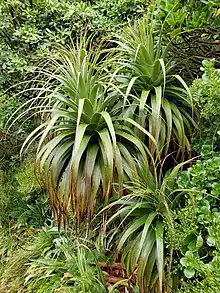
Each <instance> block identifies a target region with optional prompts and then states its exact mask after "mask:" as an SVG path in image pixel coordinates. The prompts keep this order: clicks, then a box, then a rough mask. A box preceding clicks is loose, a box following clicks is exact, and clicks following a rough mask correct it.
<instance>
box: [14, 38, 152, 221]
mask: <svg viewBox="0 0 220 293" xmlns="http://www.w3.org/2000/svg"><path fill="white" fill-rule="evenodd" d="M102 53H103V52H102V51H101V50H100V48H97V49H95V48H92V49H89V41H88V40H87V41H85V38H82V39H81V41H80V42H78V43H77V44H76V45H72V47H70V48H63V47H59V50H58V51H57V54H56V55H55V56H54V55H53V56H52V58H51V59H53V60H52V65H51V66H50V67H49V68H50V69H49V70H48V71H44V70H42V73H41V74H42V75H43V76H44V78H46V81H45V82H44V85H43V86H42V87H41V88H40V89H38V90H39V94H38V96H37V97H36V98H34V99H32V100H31V101H30V107H29V108H28V109H27V110H25V111H24V112H23V113H22V114H21V115H20V116H19V118H21V117H22V116H24V115H25V114H27V113H29V111H33V110H35V111H37V112H36V113H38V114H40V115H41V123H40V125H39V126H38V127H37V128H36V129H35V130H34V131H33V132H32V133H31V134H30V135H29V136H28V137H27V139H26V141H25V142H24V144H23V147H22V150H21V152H23V151H24V150H25V149H27V148H28V147H29V145H30V144H31V143H32V142H35V141H36V140H37V139H38V138H39V143H38V147H37V151H36V167H37V170H38V174H39V175H40V178H41V180H42V182H43V185H44V187H45V188H46V189H47V190H48V192H49V196H50V203H51V207H52V210H53V213H54V216H55V218H56V219H57V221H58V223H59V224H61V222H63V223H64V225H65V224H66V222H67V217H68V211H69V206H70V205H71V206H72V208H73V212H74V217H75V220H76V222H77V223H79V221H80V219H82V218H83V217H84V216H86V217H87V218H88V222H89V223H90V221H91V219H92V216H93V213H94V207H95V203H96V199H97V196H98V195H99V194H100V195H101V196H102V198H103V201H104V204H107V203H108V200H109V196H110V195H111V194H112V193H114V192H115V191H116V192H117V194H118V195H119V196H120V195H121V194H122V186H123V182H124V180H129V179H130V178H131V170H135V168H136V167H135V159H134V157H135V158H139V159H141V160H143V161H144V163H145V164H146V166H147V165H148V156H147V151H148V150H147V147H146V146H145V145H144V144H143V142H142V141H141V140H140V139H139V137H138V136H137V135H136V134H135V133H134V131H133V130H132V129H131V127H128V126H127V125H125V123H124V122H125V121H126V123H127V124H130V125H135V127H138V128H139V129H140V130H141V131H144V133H145V134H147V131H146V130H144V129H142V128H141V126H140V125H138V124H137V123H136V122H135V121H134V120H132V119H130V118H122V116H123V115H122V112H123V110H124V107H121V106H120V96H119V95H114V94H112V93H111V92H109V90H108V84H110V83H109V82H108V80H107V76H108V72H107V70H104V68H106V67H107V65H108V62H109V61H106V60H110V61H111V57H108V58H109V59H108V58H107V57H106V56H105V59H104V57H103V54H102ZM105 72H107V73H105ZM26 105H27V103H26ZM26 105H24V106H26ZM36 113H35V114H36ZM149 135H150V134H149ZM152 139H153V137H152ZM153 140H154V139H153ZM114 183H117V186H119V187H118V190H115V189H114V190H113V184H114Z"/></svg>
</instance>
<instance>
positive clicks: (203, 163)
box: [168, 145, 220, 292]
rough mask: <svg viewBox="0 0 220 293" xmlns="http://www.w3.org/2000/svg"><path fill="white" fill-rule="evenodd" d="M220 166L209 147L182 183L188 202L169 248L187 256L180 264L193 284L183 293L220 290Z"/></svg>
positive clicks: (177, 212)
mask: <svg viewBox="0 0 220 293" xmlns="http://www.w3.org/2000/svg"><path fill="white" fill-rule="evenodd" d="M219 166H220V157H219V154H218V153H214V152H213V151H212V147H211V146H207V145H205V146H204V147H203V152H202V158H201V160H198V161H197V162H196V163H195V164H194V165H192V166H191V167H190V168H188V169H187V170H186V171H184V172H182V173H181V176H180V177H179V179H178V186H179V187H180V189H181V190H183V194H185V200H184V201H183V200H181V199H180V200H179V208H178V209H176V210H175V211H174V212H173V219H174V222H173V227H172V232H173V233H174V234H173V235H172V236H173V238H172V237H170V239H169V244H171V245H173V247H174V249H175V250H176V251H179V252H180V253H181V254H182V256H183V257H182V258H181V259H180V263H181V265H182V270H183V273H184V275H185V276H186V277H187V278H193V283H191V282H186V283H183V286H182V287H181V290H180V292H188V290H190V288H192V286H195V292H207V291H205V290H208V289H210V292H217V291H215V290H219V284H218V283H219V269H218V268H217V266H218V265H219V249H220V234H219V231H220V230H219V229H220V210H219V195H220V189H219V187H220V185H219V181H220V172H219V171H220V169H219ZM184 190H188V191H187V192H185V193H184ZM173 228H174V229H173ZM168 234H169V233H168ZM199 281H200V283H199ZM184 290H185V291H184ZM193 292H194V291H193Z"/></svg>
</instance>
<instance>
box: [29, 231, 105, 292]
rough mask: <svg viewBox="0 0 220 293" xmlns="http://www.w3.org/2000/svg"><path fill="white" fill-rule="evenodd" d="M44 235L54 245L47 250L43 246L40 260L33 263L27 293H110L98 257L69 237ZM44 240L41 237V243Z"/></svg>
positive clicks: (50, 245) (49, 243)
mask: <svg viewBox="0 0 220 293" xmlns="http://www.w3.org/2000/svg"><path fill="white" fill-rule="evenodd" d="M40 233H41V234H42V236H43V234H45V236H46V237H48V236H49V237H50V241H49V242H48V244H47V246H46V245H45V243H42V244H43V247H44V249H42V248H43V247H41V250H40V255H39V257H37V258H35V259H32V260H29V264H28V268H27V270H26V273H25V275H26V277H25V286H26V288H27V292H33V291H34V292H38V293H40V292H76V293H77V292H82V293H87V292H88V293H93V292H94V293H95V292H100V293H101V292H106V288H105V285H104V279H103V276H102V272H101V270H100V269H99V265H98V263H97V259H96V256H95V253H93V252H92V251H91V250H90V249H89V248H88V247H87V246H86V245H84V244H79V243H78V242H77V240H74V238H72V237H69V236H68V235H65V233H61V234H60V233H58V232H57V231H56V230H54V229H49V230H46V231H43V232H40ZM47 235H48V236H47ZM42 236H41V235H39V236H37V237H38V238H39V240H40V239H41V238H42ZM44 238H45V237H44ZM36 240H37V241H39V240H38V239H36ZM40 242H42V241H40ZM35 245H36V244H35ZM30 248H31V247H30Z"/></svg>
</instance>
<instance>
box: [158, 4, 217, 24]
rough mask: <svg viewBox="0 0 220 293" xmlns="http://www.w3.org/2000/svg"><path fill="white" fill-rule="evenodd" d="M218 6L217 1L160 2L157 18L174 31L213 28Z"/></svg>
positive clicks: (215, 22)
mask: <svg viewBox="0 0 220 293" xmlns="http://www.w3.org/2000/svg"><path fill="white" fill-rule="evenodd" d="M218 4H219V3H218V0H216V1H203V0H198V1H195V0H190V1H179V0H169V1H164V0H162V1H160V6H159V10H158V12H159V13H158V17H159V18H161V19H165V22H166V23H167V24H168V25H169V26H170V27H172V28H176V29H177V28H180V27H182V28H184V29H197V28H210V27H213V28H215V27H217V25H218V13H219V12H218Z"/></svg>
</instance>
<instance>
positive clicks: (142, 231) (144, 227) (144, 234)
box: [107, 164, 183, 293]
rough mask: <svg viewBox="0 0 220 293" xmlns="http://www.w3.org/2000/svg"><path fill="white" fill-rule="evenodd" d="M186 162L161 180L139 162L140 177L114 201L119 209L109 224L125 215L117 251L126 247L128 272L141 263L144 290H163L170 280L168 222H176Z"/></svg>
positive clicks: (124, 257) (139, 276) (139, 275)
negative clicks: (174, 212)
mask: <svg viewBox="0 0 220 293" xmlns="http://www.w3.org/2000/svg"><path fill="white" fill-rule="evenodd" d="M182 165H183V164H179V165H177V166H176V167H175V168H174V169H173V170H172V171H171V172H168V173H167V174H166V175H165V176H164V178H163V179H159V181H158V179H157V175H155V177H154V176H152V175H151V174H150V172H149V170H148V169H147V168H146V167H145V166H143V165H142V164H139V167H138V174H139V178H138V179H135V178H134V179H133V182H132V183H130V184H128V185H126V189H127V190H128V193H129V194H128V195H127V196H124V197H122V198H121V199H119V200H117V201H115V202H113V203H112V204H111V205H110V206H111V207H118V209H117V211H116V213H114V214H113V215H112V216H111V218H110V219H109V221H108V222H107V224H109V223H110V222H112V221H113V220H115V219H117V218H118V217H120V218H122V221H121V223H120V225H119V228H120V227H121V226H124V231H123V232H121V235H120V237H119V238H120V240H119V243H118V247H117V251H118V252H120V251H121V250H122V262H123V263H125V265H126V270H127V273H128V275H132V274H133V273H134V272H135V269H136V268H137V267H138V271H137V283H138V286H139V289H140V292H144V293H145V292H146V293H148V292H154V290H156V292H162V290H163V287H164V286H166V285H167V283H169V281H170V280H169V276H168V278H167V280H164V272H165V269H164V268H165V246H164V237H165V236H164V232H165V231H164V230H165V229H164V228H165V226H166V225H167V224H169V226H172V217H171V207H173V206H174V205H175V201H176V196H175V192H176V191H178V190H176V186H175V184H174V179H175V178H176V176H177V173H178V170H179V169H180V168H181V167H182ZM177 194H178V193H177ZM127 221H128V224H127V226H125V224H126V222H127ZM171 229H172V228H171ZM168 271H169V268H168ZM168 274H169V272H168Z"/></svg>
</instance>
